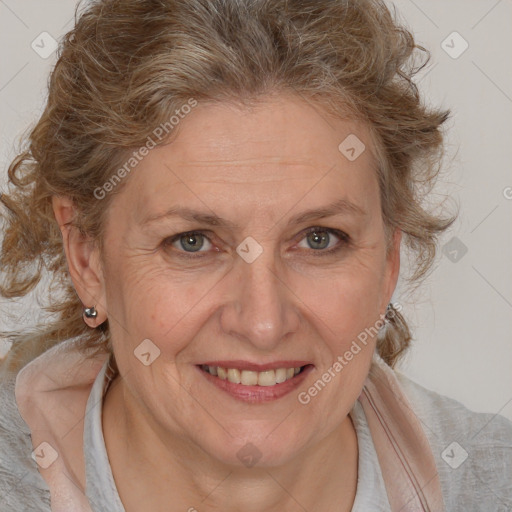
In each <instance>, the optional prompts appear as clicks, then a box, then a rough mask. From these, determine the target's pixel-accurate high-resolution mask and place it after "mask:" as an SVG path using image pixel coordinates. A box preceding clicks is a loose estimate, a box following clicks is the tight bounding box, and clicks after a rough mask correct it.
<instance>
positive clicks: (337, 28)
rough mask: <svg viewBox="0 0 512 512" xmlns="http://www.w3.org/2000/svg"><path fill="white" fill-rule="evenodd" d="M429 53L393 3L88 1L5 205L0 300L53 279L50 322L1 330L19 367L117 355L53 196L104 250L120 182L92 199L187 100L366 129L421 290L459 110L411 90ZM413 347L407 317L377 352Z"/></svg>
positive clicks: (397, 319) (390, 223)
mask: <svg viewBox="0 0 512 512" xmlns="http://www.w3.org/2000/svg"><path fill="white" fill-rule="evenodd" d="M418 57H419V59H418ZM429 59H430V54H429V52H428V51H427V50H425V49H424V48H422V47H421V46H418V45H417V44H416V43H415V41H414V38H413V36H412V35H411V33H410V31H409V30H407V29H406V28H405V27H403V26H401V25H400V24H399V23H398V21H397V16H396V12H393V13H391V11H390V10H389V9H388V7H387V6H386V5H385V3H384V2H383V1H382V0H344V1H333V0H300V1H299V0H237V1H233V0H95V1H92V2H88V3H87V4H86V5H85V6H83V8H82V6H79V7H77V11H76V23H75V27H74V28H73V29H72V30H71V31H70V32H68V33H67V34H66V35H65V36H64V38H63V40H62V41H61V42H60V46H59V58H58V61H57V64H56V66H55V68H54V70H53V72H52V73H51V77H50V82H49V95H48V100H47V104H46V108H45V110H44V112H43V114H42V116H41V118H40V119H39V121H38V123H37V125H36V126H35V127H34V128H33V130H32V131H31V133H30V134H29V135H28V137H27V138H26V141H25V147H24V148H23V150H22V151H21V153H20V154H19V156H18V157H17V158H15V160H14V161H13V162H12V164H11V165H10V167H9V170H8V176H9V189H8V191H7V192H6V193H4V194H3V195H2V196H1V198H0V202H1V204H2V205H3V212H1V217H0V219H1V220H3V224H4V236H3V244H2V247H1V251H0V262H1V268H2V281H1V283H0V293H1V294H2V295H3V296H4V297H7V298H14V297H21V296H24V295H26V294H28V293H29V292H30V291H31V290H33V288H34V287H35V286H36V285H37V283H38V282H39V281H40V279H41V277H42V276H43V274H44V273H45V272H48V273H49V275H50V276H51V278H52V286H51V288H50V289H49V290H48V292H49V293H48V301H47V304H46V305H45V306H44V308H45V310H46V311H48V312H51V313H53V317H52V319H51V321H48V322H47V324H46V325H40V326H38V327H37V328H35V329H32V330H30V331H27V330H23V329H19V330H17V331H16V332H10V333H4V336H7V337H8V339H10V340H11V341H12V342H13V349H12V350H11V355H10V363H9V364H10V366H11V367H12V368H19V367H21V365H22V364H24V363H26V362H27V361H29V360H30V359H32V358H33V357H35V356H36V355H37V354H39V353H41V352H43V351H44V350H46V349H48V348H49V347H51V346H53V345H54V344H56V343H58V342H60V341H62V340H65V339H69V338H74V337H79V339H81V344H82V345H81V346H82V347H83V348H84V349H85V348H87V349H93V350H94V351H97V350H103V351H111V344H110V334H109V325H108V321H106V322H105V323H103V324H102V325H101V326H99V327H98V328H96V329H90V328H89V327H87V325H86V324H85V323H84V322H83V320H82V314H83V309H82V308H83V305H82V303H81V301H80V299H79V298H78V296H77V294H76V292H75V290H74V288H73V285H72V282H71V279H70V277H69V272H68V269H67V264H66V258H65V254H64V250H63V244H62V237H61V232H60V230H59V226H58V225H57V222H56V220H55V217H54V214H53V210H52V202H51V200H52V196H54V195H58V196H65V197H69V198H71V199H72V200H73V203H74V205H75V207H76V212H77V214H76V218H75V219H74V225H75V226H76V227H77V228H78V229H79V230H80V231H81V232H82V233H84V234H88V235H90V236H91V237H92V238H93V239H94V240H95V241H96V242H97V243H98V244H99V246H100V247H101V242H102V228H103V226H104V219H105V218H106V214H107V212H108V206H109V203H110V199H111V198H112V196H113V194H115V193H119V191H120V190H121V188H122V184H121V185H120V186H118V187H116V189H115V191H113V192H112V193H110V194H108V195H107V197H105V199H103V200H98V199H97V197H96V194H95V193H94V191H95V189H97V187H98V184H101V183H105V182H107V181H108V180H109V179H110V178H111V177H112V176H113V174H114V173H115V171H116V169H118V168H119V166H120V165H122V162H123V161H125V160H126V158H127V156H129V155H130V153H131V152H133V150H134V149H136V148H140V147H141V146H142V144H144V142H145V141H146V140H147V137H148V136H150V135H151V133H152V131H153V130H154V128H155V127H156V126H159V125H160V124H161V123H163V122H164V121H165V120H167V119H169V116H170V115H172V113H173V112H175V110H176V109H178V108H179V107H180V106H181V105H183V104H184V103H186V101H187V100H188V99H190V98H195V99H196V100H197V101H199V102H207V101H208V102H223V101H232V100H234V101H240V102H245V101H251V100H252V99H257V98H263V97H265V95H268V94H273V93H276V92H293V93H294V94H298V95H300V96H301V97H302V98H304V99H307V100H308V101H310V102H312V103H316V104H318V105H322V106H323V107H324V108H325V111H326V112H329V113H330V114H331V115H334V116H344V117H346V116H347V113H349V116H350V117H352V118H353V119H357V120H363V121H364V122H365V124H366V125H367V126H368V128H369V130H370V133H371V134H372V138H373V139H374V140H375V148H374V149H375V152H376V155H377V157H378V162H379V170H378V178H379V184H380V190H381V198H382V214H383V219H384V221H385V225H386V226H387V227H388V228H390V230H392V229H394V228H399V229H401V231H402V232H403V235H404V236H403V241H404V244H405V245H406V246H407V248H408V249H409V250H410V251H411V252H412V254H413V261H414V265H415V266H414V269H413V271H412V273H411V276H410V282H411V283H413V282H418V280H420V279H421V278H422V277H424V276H425V275H426V274H427V272H428V271H429V270H430V268H431V266H432V263H433V260H434V257H435V253H436V245H437V237H438V235H439V234H440V233H441V232H442V231H443V230H445V229H446V228H447V227H448V226H449V225H450V224H451V223H452V222H453V220H454V217H453V216H452V217H443V216H441V215H436V214H434V213H433V210H432V209H427V208H426V207H425V206H424V197H425V194H427V193H428V191H429V190H430V189H431V187H432V186H433V184H434V183H435V181H436V179H437V177H438V173H439V170H440V165H441V163H440V162H441V160H442V158H441V157H442V149H443V148H442V141H443V136H442V133H441V125H442V124H443V123H444V122H445V121H446V119H447V118H448V116H449V111H446V110H441V109H432V108H427V107H426V106H425V104H424V103H423V101H422V99H421V98H420V95H419V92H418V88H417V86H416V84H415V83H414V82H413V77H414V75H415V74H416V73H417V72H418V71H419V70H420V69H422V68H423V67H424V66H425V65H426V64H427V63H428V61H429ZM55 290H56V291H57V293H53V291H55ZM410 340H411V334H410V331H409V328H408V326H407V323H406V322H405V320H404V318H403V316H402V315H401V314H400V313H398V312H396V313H395V314H394V315H392V316H391V318H390V321H389V324H388V326H387V328H386V329H385V333H384V335H383V336H382V337H381V339H379V340H378V343H377V350H378V353H379V354H380V355H381V357H382V358H383V359H384V360H385V361H386V362H387V363H388V364H389V365H391V366H393V365H394V364H395V363H396V361H397V359H398V357H399V356H400V355H401V354H402V353H403V352H404V350H405V349H406V348H407V346H408V345H409V342H410Z"/></svg>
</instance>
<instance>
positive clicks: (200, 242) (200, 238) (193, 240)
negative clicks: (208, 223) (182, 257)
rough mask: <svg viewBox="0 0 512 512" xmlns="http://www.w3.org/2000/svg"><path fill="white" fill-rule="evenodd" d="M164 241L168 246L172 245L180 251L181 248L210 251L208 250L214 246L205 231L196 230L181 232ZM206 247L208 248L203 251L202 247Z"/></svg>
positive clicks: (187, 250)
mask: <svg viewBox="0 0 512 512" xmlns="http://www.w3.org/2000/svg"><path fill="white" fill-rule="evenodd" d="M164 243H165V245H167V246H169V245H171V246H172V247H174V248H175V249H178V250H179V251H180V250H181V251H184V252H188V253H194V252H208V250H209V249H211V247H212V243H211V242H210V240H209V239H208V237H207V236H206V235H205V234H204V233H200V232H196V231H193V232H188V233H180V234H179V235H176V236H174V237H172V238H169V239H167V240H165V241H164ZM205 247H206V250H204V251H201V249H203V248H205Z"/></svg>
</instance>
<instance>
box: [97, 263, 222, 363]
mask: <svg viewBox="0 0 512 512" xmlns="http://www.w3.org/2000/svg"><path fill="white" fill-rule="evenodd" d="M218 280H219V276H213V275H212V274H206V273H204V272H203V273H201V274H200V275H199V274H193V273H187V272H184V273H181V274H179V275H177V274H176V273H175V272H174V273H171V272H169V271H168V270H167V269H162V268H161V267H159V266H156V265H150V264H145V263H144V262H143V261H141V260H137V261H136V262H135V261H132V262H129V263H128V264H125V265H122V266H121V265H118V267H117V268H116V269H114V271H113V272H112V274H111V276H110V279H109V280H108V282H107V292H108V295H107V300H108V306H109V315H111V316H112V320H113V321H112V322H110V325H111V329H112V335H113V339H121V340H123V350H126V349H124V347H129V348H130V350H131V351H132V352H133V349H134V348H135V347H136V346H137V345H138V344H140V343H141V342H142V341H143V340H144V339H150V340H151V341H152V342H153V343H155V344H156V345H157V346H158V348H159V349H160V350H161V352H162V354H163V355H165V356H166V358H169V359H172V358H174V356H175V355H176V353H178V352H179V351H180V350H181V349H182V348H184V347H185V346H186V345H187V343H188V342H189V340H190V339H191V338H192V337H193V336H194V334H195V333H196V332H197V330H198V329H200V326H201V323H202V322H203V321H204V317H205V315H206V313H205V305H206V304H207V303H208V300H211V297H212V296H214V295H215V284H216V282H217V281H218Z"/></svg>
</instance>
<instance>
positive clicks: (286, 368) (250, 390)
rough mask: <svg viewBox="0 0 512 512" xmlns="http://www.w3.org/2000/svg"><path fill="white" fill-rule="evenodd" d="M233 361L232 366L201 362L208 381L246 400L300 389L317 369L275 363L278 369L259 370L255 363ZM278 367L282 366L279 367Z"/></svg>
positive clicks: (273, 396)
mask: <svg viewBox="0 0 512 512" xmlns="http://www.w3.org/2000/svg"><path fill="white" fill-rule="evenodd" d="M233 366H235V364H233V363H231V364H230V365H224V366H221V365H217V364H201V365H197V368H198V369H199V370H200V372H201V374H202V376H203V377H205V378H206V379H207V381H208V382H210V383H212V384H214V385H215V386H217V388H219V389H221V390H222V391H225V392H226V393H228V394H229V395H231V396H232V397H234V398H236V399H239V400H242V401H245V402H251V403H256V402H267V401H271V400H276V399H278V398H281V397H283V396H285V395H287V394H288V393H290V392H291V391H292V390H293V389H295V388H297V387H298V386H299V385H300V384H301V383H302V382H303V381H304V379H305V378H306V375H307V374H308V373H309V372H310V371H312V370H313V368H314V366H313V365H312V364H309V363H308V364H302V365H301V364H297V363H296V362H294V364H293V365H290V363H287V364H282V365H279V364H278V365H276V364H274V365H272V366H274V368H270V367H267V368H263V369H261V370H260V369H257V368H256V365H252V367H251V369H247V366H248V365H246V364H245V365H243V366H244V368H240V367H236V366H242V365H241V364H240V365H236V366H235V367H233ZM276 366H278V367H276Z"/></svg>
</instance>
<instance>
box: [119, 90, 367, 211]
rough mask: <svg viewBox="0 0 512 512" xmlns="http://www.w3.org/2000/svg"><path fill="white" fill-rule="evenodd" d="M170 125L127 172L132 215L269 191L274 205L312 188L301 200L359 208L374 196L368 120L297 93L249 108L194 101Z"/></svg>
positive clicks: (256, 197) (258, 196) (259, 200)
mask: <svg viewBox="0 0 512 512" xmlns="http://www.w3.org/2000/svg"><path fill="white" fill-rule="evenodd" d="M175 129H177V130H178V131H177V133H176V134H175V135H176V137H175V138H174V139H173V140H172V142H170V143H168V144H165V145H161V146H158V147H157V148H155V149H153V150H151V151H150V152H149V154H148V155H147V156H146V157H145V158H144V159H143V160H142V161H141V162H140V163H139V164H138V166H137V168H136V170H135V172H134V173H133V175H132V176H130V181H131V183H129V184H128V187H127V188H128V189H129V190H128V193H127V194H126V198H127V200H129V201H130V204H131V206H132V212H133V214H134V217H135V220H140V219H141V218H142V217H143V216H144V215H145V214H146V213H147V210H148V208H149V209H150V210H151V211H152V212H154V213H158V212H159V211H161V210H165V209H168V208H169V207H170V206H172V205H174V204H175V203H176V202H177V201H178V202H180V201H185V200H186V201H187V202H190V201H192V202H193V203H195V204H196V205H198V206H199V205H200V203H201V202H202V200H204V202H205V203H206V204H212V202H213V203H215V202H217V200H219V201H223V202H224V203H226V201H228V202H229V204H233V206H235V204H234V201H236V200H239V201H242V202H244V201H245V202H248V201H249V202H251V201H252V202H253V203H254V206H256V205H258V204H260V205H262V204H264V205H265V207H269V206H271V205H270V199H271V198H274V203H275V204H276V206H278V205H279V204H278V203H280V202H281V200H282V201H283V202H287V201H288V202H290V201H293V200H294V198H295V200H298V199H299V196H301V195H303V194H305V193H306V192H307V191H308V190H309V192H307V198H306V199H305V200H304V204H306V203H307V202H308V200H309V199H311V200H313V199H314V197H315V196H316V195H321V196H322V197H323V196H325V194H326V193H328V194H330V198H331V199H333V198H334V197H335V196H350V198H351V199H352V200H354V201H355V202H357V200H359V203H360V206H361V207H364V204H365V203H367V202H368V201H369V199H370V198H371V197H372V196H374V192H375V190H372V191H371V190H370V189H375V184H376V177H375V159H374V157H373V153H372V147H371V143H370V138H369V132H368V130H367V129H366V127H365V126H364V125H363V124H361V123H358V122H355V121H350V120H341V119H336V120H334V119H332V118H331V117H328V116H327V115H326V114H325V112H324V111H323V110H322V109H321V108H319V107H317V106H315V105H314V104H312V103H310V102H307V101H305V100H302V99H300V98H295V97H277V98H273V99H269V100H267V101H261V102H259V103H257V104H255V105H253V106H251V107H241V106H239V105H237V104H233V103H210V104H201V103H199V104H198V106H196V107H195V108H194V109H193V110H192V111H191V112H190V113H189V114H188V115H187V116H184V117H183V118H182V119H181V120H180V122H179V124H178V125H177V127H176V128H175ZM354 156H355V157H356V158H354ZM128 196H129V197H128ZM327 199H329V198H327ZM274 203H273V204H274ZM203 206H204V205H203Z"/></svg>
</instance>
